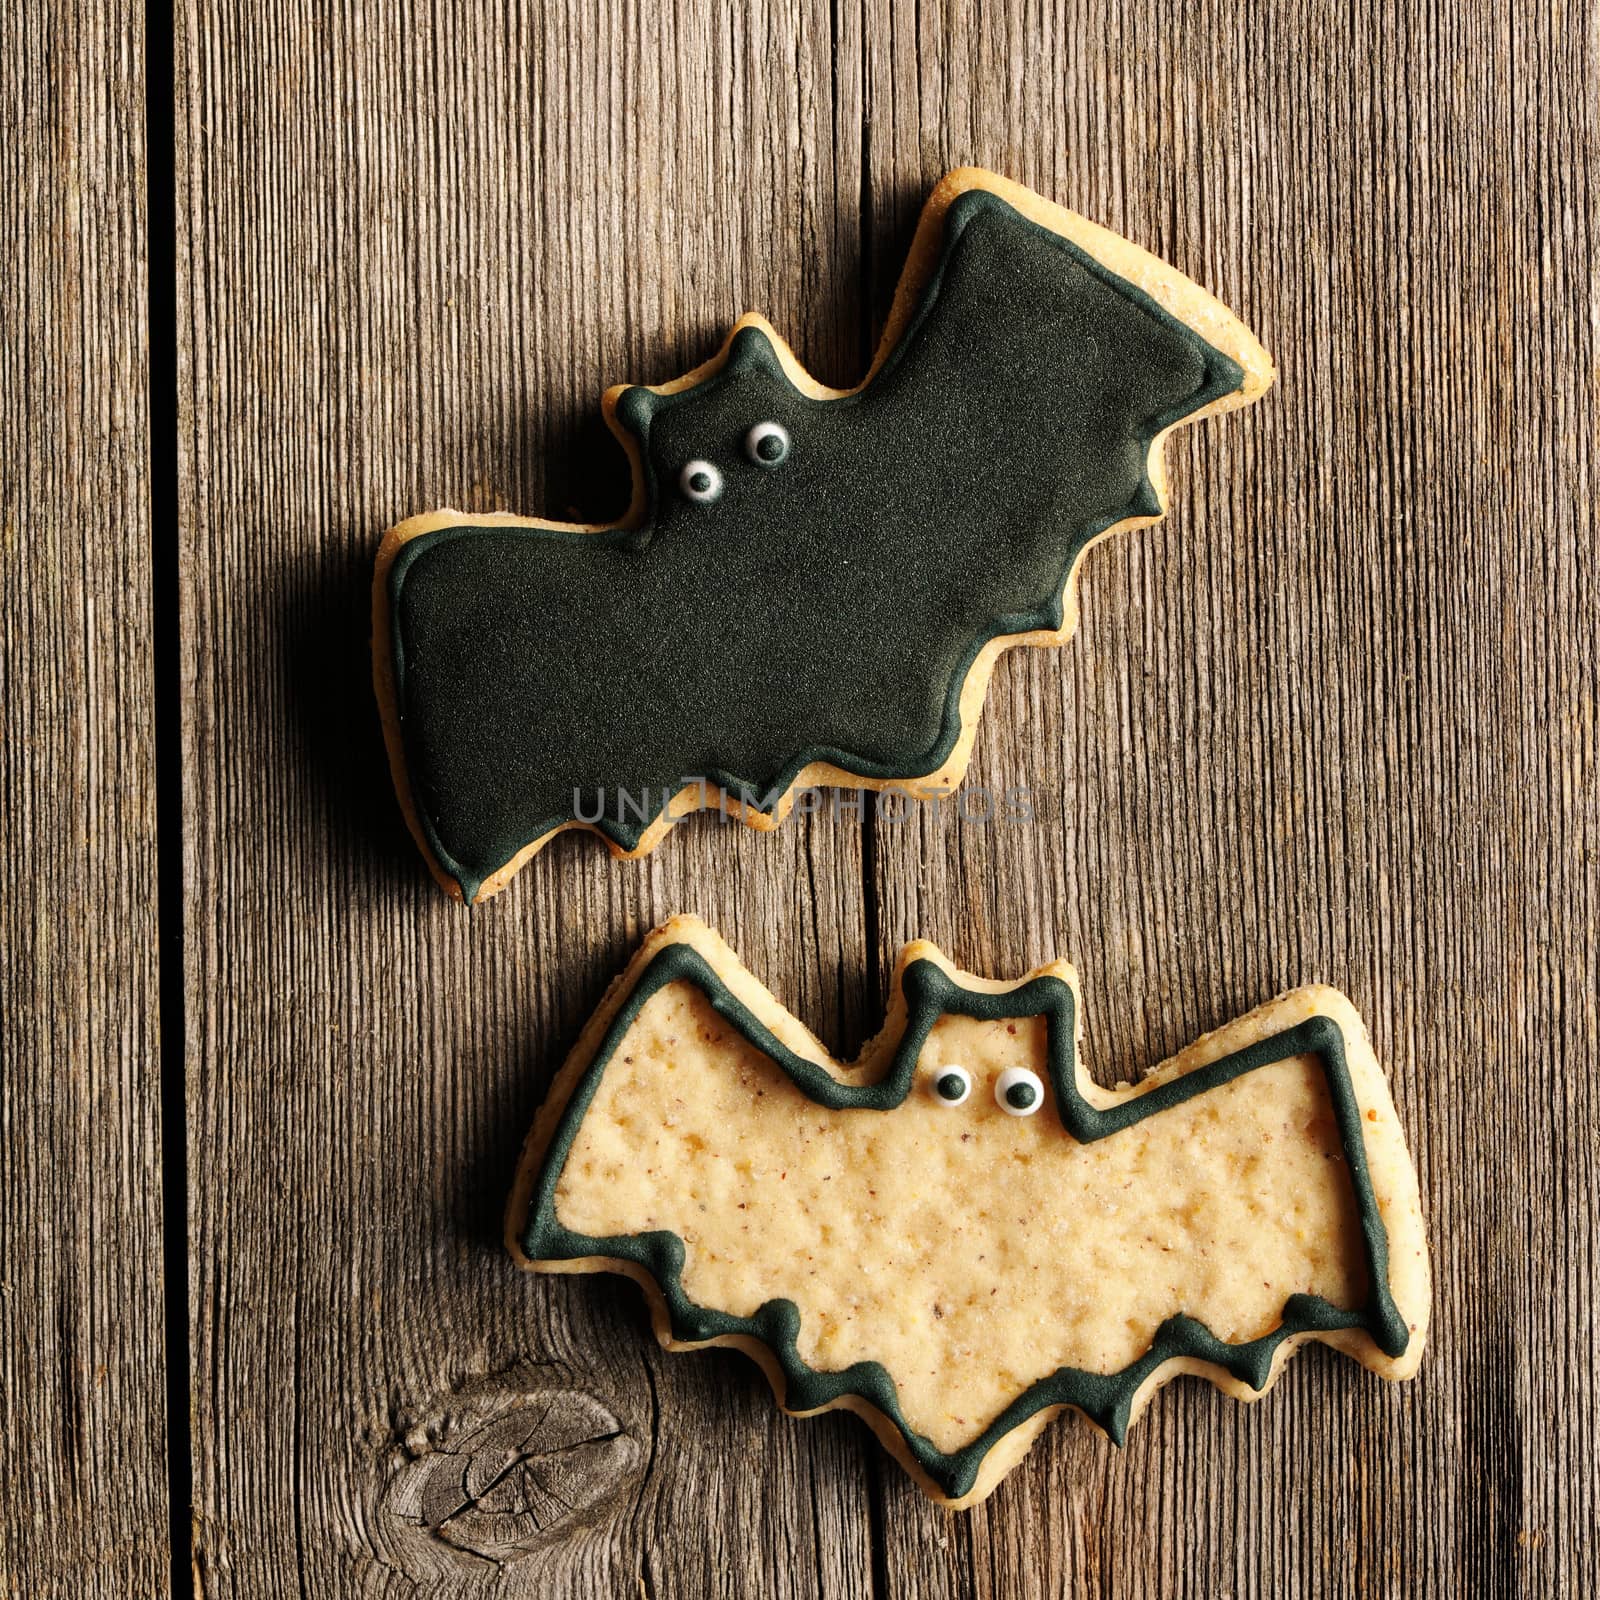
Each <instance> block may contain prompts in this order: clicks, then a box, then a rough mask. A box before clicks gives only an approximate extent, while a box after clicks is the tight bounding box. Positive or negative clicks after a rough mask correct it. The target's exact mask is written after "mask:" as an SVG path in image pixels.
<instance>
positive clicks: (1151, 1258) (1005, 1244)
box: [510, 919, 1428, 1504]
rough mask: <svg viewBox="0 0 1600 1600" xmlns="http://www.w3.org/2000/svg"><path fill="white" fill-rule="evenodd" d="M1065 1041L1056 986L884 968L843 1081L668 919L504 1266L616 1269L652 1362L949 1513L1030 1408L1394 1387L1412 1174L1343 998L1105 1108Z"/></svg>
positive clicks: (1071, 1006)
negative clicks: (735, 1363)
mask: <svg viewBox="0 0 1600 1600" xmlns="http://www.w3.org/2000/svg"><path fill="white" fill-rule="evenodd" d="M1076 1018H1077V993H1076V980H1075V978H1074V977H1073V975H1072V973H1071V970H1070V969H1069V968H1066V967H1064V966H1061V965H1056V966H1052V967H1049V968H1045V969H1041V971H1040V972H1038V973H1035V974H1033V975H1031V976H1030V978H1028V979H1027V980H1024V981H1023V982H1022V983H1020V984H1016V985H1009V986H1008V985H999V984H993V983H988V982H985V981H983V980H978V979H973V978H970V977H968V976H967V975H966V974H960V973H957V972H955V970H954V969H953V968H951V967H950V966H949V964H948V963H947V962H946V961H944V959H943V957H942V956H940V955H939V954H938V952H937V951H935V950H934V949H933V947H932V946H928V945H918V946H912V947H910V948H908V950H907V951H906V953H905V955H904V957H903V958H902V962H901V966H900V969H899V972H898V973H897V977H896V986H895V993H894V1001H893V1004H892V1006H891V1010H890V1016H889V1021H888V1024H887V1026H886V1028H885V1031H884V1033H883V1035H882V1036H880V1038H879V1039H878V1040H877V1041H875V1042H874V1044H873V1045H871V1046H869V1047H868V1048H867V1050H865V1051H864V1052H863V1054H862V1057H861V1059H860V1061H859V1062H857V1063H856V1064H854V1065H853V1066H843V1065H841V1064H839V1063H837V1062H835V1061H833V1060H832V1059H831V1058H830V1057H829V1056H828V1055H827V1053H826V1052H825V1051H823V1050H822V1048H821V1047H820V1046H819V1045H818V1044H817V1043H816V1041H815V1040H813V1039H811V1038H810V1036H809V1035H808V1034H806V1033H805V1030H804V1029H802V1028H800V1026H799V1025H798V1024H797V1023H795V1022H794V1020H793V1019H792V1018H790V1017H788V1016H787V1014H786V1013H784V1012H783V1011H782V1009H781V1007H779V1006H778V1005H777V1003H776V1002H775V1001H774V1000H773V999H772V998H771V996H770V995H767V994H766V992H765V991H764V990H762V989H761V988H760V986H759V985H757V984H756V983H755V982H754V980H753V979H752V978H751V977H750V975H749V974H748V973H746V972H745V971H744V969H743V968H742V967H740V966H739V965H738V963H737V962H736V961H735V960H734V958H733V956H732V954H731V952H729V951H728V950H727V947H726V946H725V945H723V944H722V942H721V941H720V940H719V939H717V938H716V936H715V935H714V934H712V933H710V931H709V930H707V929H705V928H703V927H702V926H701V925H700V924H698V923H695V922H693V921H692V920H690V919H679V920H678V921H677V922H675V923H672V924H669V925H668V926H667V927H666V928H664V929H661V930H658V932H657V933H656V934H655V935H653V936H652V938H651V940H650V941H647V944H646V946H645V949H644V951H642V952H641V956H640V958H639V959H638V960H636V962H635V964H634V966H633V967H631V968H630V969H629V972H628V974H625V975H624V978H623V979H622V980H621V981H620V982H619V984H618V985H617V986H616V988H615V989H614V990H613V993H612V995H611V996H610V997H608V1001H607V1004H606V1006H604V1007H602V1011H601V1014H600V1015H599V1016H598V1017H597V1018H596V1022H595V1024H594V1025H591V1029H590V1030H589V1033H588V1034H587V1035H586V1037H585V1040H584V1041H580V1045H579V1048H578V1051H577V1052H575V1055H574V1058H573V1060H572V1061H571V1062H569V1064H568V1067H567V1069H566V1070H565V1071H564V1072H563V1074H562V1078H561V1079H560V1080H558V1083H557V1085H556V1088H555V1091H554V1092H553V1094H552V1097H551V1102H550V1104H549V1105H547V1107H546V1110H545V1112H544V1113H542V1114H541V1118H540V1122H539V1124H538V1125H536V1128H535V1131H534V1135H533V1137H532V1138H531V1140H530V1145H529V1150H528V1152H527V1157H526V1159H525V1163H524V1168H523V1171H522V1174H521V1175H520V1177H519V1182H518V1188H517V1193H516V1194H515V1195H514V1196H513V1202H512V1209H511V1218H510V1223H511V1229H512V1232H513V1249H514V1250H515V1251H516V1252H517V1253H518V1255H519V1256H520V1257H521V1258H522V1259H523V1260H524V1261H525V1262H529V1263H531V1264H533V1265H537V1266H542V1267H544V1268H546V1269H547V1270H554V1271H563V1270H605V1269H608V1268H609V1269H614V1270H622V1271H626V1272H628V1273H629V1275H631V1276H634V1277H636V1278H637V1279H639V1281H641V1282H645V1283H646V1284H647V1286H649V1287H651V1289H652V1293H653V1295H654V1303H655V1312H656V1323H657V1330H658V1332H659V1333H660V1334H661V1335H662V1337H663V1340H664V1342H665V1343H667V1344H669V1345H672V1346H676V1347H683V1346H693V1345H700V1344H705V1343H713V1342H714V1343H728V1344H733V1345H735V1346H737V1347H739V1348H742V1349H745V1350H746V1351H747V1352H748V1353H750V1354H752V1355H754V1356H755V1357H756V1358H757V1359H758V1360H760V1361H761V1363H762V1365H763V1366H764V1367H765V1368H766V1370H767V1371H768V1374H769V1376H770V1377H772V1379H773V1381H774V1386H775V1388H777V1389H778V1391H779V1395H780V1398H781V1399H783V1400H784V1401H785V1403H786V1404H787V1405H788V1406H789V1407H790V1408H791V1409H793V1410H796V1411H810V1410H815V1409H825V1408H827V1407H829V1406H832V1405H848V1406H849V1407H850V1408H851V1409H854V1410H857V1411H859V1412H861V1413H862V1414H863V1415H865V1416H866V1417H867V1419H868V1420H869V1421H870V1422H872V1423H873V1425H874V1426H875V1428H876V1429H877V1431H878V1432H879V1434H880V1437H883V1438H884V1439H885V1442H886V1443H889V1444H890V1446H891V1448H893V1449H895V1453H896V1454H897V1455H899V1456H900V1458H901V1459H902V1460H903V1461H904V1462H905V1463H906V1464H907V1466H908V1467H909V1468H910V1469H911V1470H912V1472H913V1475H914V1476H915V1477H917V1479H918V1481H919V1483H921V1485H922V1486H923V1488H924V1489H925V1490H927V1491H928V1492H929V1493H931V1494H932V1495H934V1497H935V1498H938V1499H941V1500H943V1501H946V1502H948V1503H953V1504H964V1503H969V1502H970V1501H972V1500H974V1499H977V1498H980V1497H981V1496H982V1494H983V1493H986V1492H987V1491H988V1489H990V1488H992V1487H993V1484H994V1482H996V1481H998V1478H999V1476H1001V1475H1002V1474H1003V1472H1004V1470H1005V1469H1006V1468H1007V1467H1008V1466H1009V1465H1011V1464H1013V1463H1014V1461H1015V1460H1016V1459H1019V1458H1020V1455H1021V1454H1022V1453H1023V1451H1024V1450H1025V1449H1026V1445H1027V1443H1028V1442H1029V1441H1030V1440H1031V1438H1032V1437H1033V1436H1034V1434H1036V1433H1037V1431H1038V1429H1039V1427H1041V1426H1042V1425H1043V1423H1044V1421H1045V1420H1047V1418H1048V1416H1049V1415H1050V1414H1052V1413H1053V1412H1054V1411H1055V1410H1059V1409H1061V1408H1062V1407H1064V1406H1069V1405H1070V1406H1075V1407H1076V1408H1077V1409H1080V1410H1083V1411H1084V1412H1085V1413H1086V1414H1088V1415H1090V1416H1091V1417H1093V1418H1094V1419H1095V1420H1096V1421H1098V1422H1099V1423H1100V1424H1101V1425H1102V1426H1104V1427H1106V1428H1107V1429H1108V1431H1110V1432H1111V1433H1112V1434H1113V1436H1114V1437H1118V1438H1120V1437H1121V1435H1122V1432H1123V1431H1124V1430H1125V1428H1126V1426H1127V1424H1128V1422H1129V1421H1130V1420H1131V1418H1132V1417H1133V1416H1134V1415H1135V1414H1136V1413H1137V1411H1138V1409H1139V1408H1140V1407H1141V1406H1142V1404H1143V1403H1144V1401H1145V1400H1146V1399H1147V1398H1148V1395H1149V1393H1150V1392H1152V1391H1153V1389H1154V1388H1155V1387H1156V1386H1157V1385H1158V1384H1159V1383H1160V1382H1162V1381H1165V1379H1166V1378H1167V1377H1170V1376H1173V1375H1176V1373H1178V1372H1180V1371H1195V1372H1201V1373H1203V1374H1204V1375H1206V1376H1208V1377H1211V1378H1212V1380H1213V1381H1215V1382H1218V1383H1219V1384H1220V1386H1222V1387H1224V1388H1225V1389H1227V1390H1228V1391H1229V1392H1230V1393H1234V1394H1237V1395H1240V1396H1241V1397H1248V1396H1251V1395H1253V1394H1256V1393H1259V1392H1261V1391H1263V1390H1264V1389H1265V1388H1266V1387H1267V1385H1268V1384H1269V1383H1270V1382H1271V1381H1272V1378H1273V1377H1274V1376H1275V1375H1276V1372H1277V1371H1278V1369H1279V1368H1280V1367H1281V1365H1282V1362H1283V1360H1284V1359H1286V1357H1287V1356H1288V1354H1289V1353H1290V1352H1291V1351H1292V1349H1293V1348H1294V1347H1295V1345H1296V1344H1297V1343H1298V1342H1300V1341H1301V1340H1303V1339H1305V1338H1308V1337H1316V1338H1321V1339H1325V1340H1327V1341H1328V1342H1330V1343H1334V1344H1336V1345H1338V1346H1339V1347H1340V1348H1343V1349H1345V1350H1346V1351H1347V1352H1348V1353H1350V1354H1351V1355H1353V1356H1355V1357H1356V1358H1357V1359H1358V1360H1360V1361H1361V1362H1362V1363H1363V1364H1364V1365H1367V1366H1369V1367H1371V1368H1373V1369H1374V1370H1375V1371H1378V1372H1380V1373H1383V1374H1384V1375H1386V1376H1389V1377H1404V1376H1407V1375H1408V1374H1409V1373H1410V1372H1411V1371H1413V1370H1415V1367H1416V1364H1417V1361H1418V1360H1419V1359H1420V1355H1421V1350H1422V1343H1423V1339H1424V1337H1425V1330H1426V1320H1427V1309H1428V1264H1427V1256H1426V1246H1425V1243H1424V1240H1423V1234H1422V1228H1421V1219H1420V1214H1419V1208H1418V1198H1417V1190H1416V1182H1415V1177H1414V1174H1413V1171H1412V1167H1411V1163H1410V1159H1409V1156H1408V1154H1407V1151H1406V1148H1405V1143H1404V1139H1403V1135H1402V1132H1401V1129H1400V1127H1399V1124H1398V1122H1397V1120H1396V1117H1395V1113H1394V1109H1393V1106H1392V1104H1391V1103H1390V1099H1389V1095H1388V1090H1387V1085H1386V1084H1385V1081H1384V1078H1383V1075H1382V1072H1381V1070H1380V1069H1379V1068H1378V1066H1377V1063H1376V1061H1375V1060H1374V1059H1373V1057H1372V1054H1371V1050H1370V1047H1369V1045H1368V1043H1367V1040H1366V1035H1365V1032H1364V1030H1363V1029H1362V1027H1361V1024H1360V1021H1359V1019H1358V1018H1357V1016H1356V1014H1355V1012H1354V1010H1353V1009H1352V1008H1351V1007H1350V1005H1349V1003H1348V1001H1346V1000H1344V999H1343V997H1342V996H1339V995H1338V994H1336V993H1335V992H1334V991H1332V990H1326V989H1308V990H1302V991H1299V992H1297V993H1295V994H1292V995H1287V996H1284V997H1283V998H1282V999H1280V1000H1278V1001H1275V1002H1273V1003H1272V1004H1271V1005H1269V1006H1266V1007H1263V1008H1262V1009H1261V1010H1260V1011H1258V1012H1256V1013H1253V1014H1252V1015H1251V1016H1250V1017H1248V1018H1245V1019H1242V1020H1241V1021H1240V1022H1238V1023H1235V1024H1233V1025H1232V1026H1231V1027H1230V1028H1228V1029H1225V1030H1222V1031H1221V1032H1220V1033H1218V1034H1214V1035H1211V1036H1208V1038H1206V1039H1204V1040H1201V1041H1199V1042H1198V1043H1197V1044H1196V1045H1194V1046H1191V1047H1190V1049H1189V1050H1187V1051H1185V1052H1184V1054H1183V1055H1182V1056H1180V1057H1178V1058H1177V1059H1176V1060H1175V1061H1173V1062H1171V1063H1168V1064H1167V1065H1165V1066H1163V1067H1161V1068H1158V1069H1156V1070H1155V1071H1154V1072H1152V1073H1151V1074H1149V1075H1148V1076H1146V1077H1145V1078H1144V1079H1142V1080H1140V1081H1139V1082H1138V1083H1136V1084H1132V1085H1128V1086H1124V1087H1122V1088H1119V1089H1116V1090H1105V1089H1100V1088H1098V1087H1097V1086H1096V1085H1094V1084H1093V1083H1092V1081H1090V1080H1089V1079H1088V1077H1087V1075H1086V1074H1085V1073H1084V1072H1083V1071H1082V1068H1081V1062H1080V1060H1079V1057H1078V1052H1077V1049H1076ZM1019 1101H1025V1102H1027V1103H1026V1104H1019V1103H1018V1102H1019Z"/></svg>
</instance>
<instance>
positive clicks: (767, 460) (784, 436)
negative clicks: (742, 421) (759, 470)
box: [744, 422, 789, 467]
mask: <svg viewBox="0 0 1600 1600" xmlns="http://www.w3.org/2000/svg"><path fill="white" fill-rule="evenodd" d="M744 453H745V454H746V455H747V456H749V457H750V459H751V460H752V461H753V462H755V464H756V465H757V466H758V467H781V466H782V465H783V464H784V462H785V461H787V460H788V459H789V430H788V429H787V428H786V427H784V425H783V424H782V423H781V422H758V423H757V424H756V425H755V427H753V428H752V429H751V430H750V431H749V433H747V434H746V435H745V436H744Z"/></svg>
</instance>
